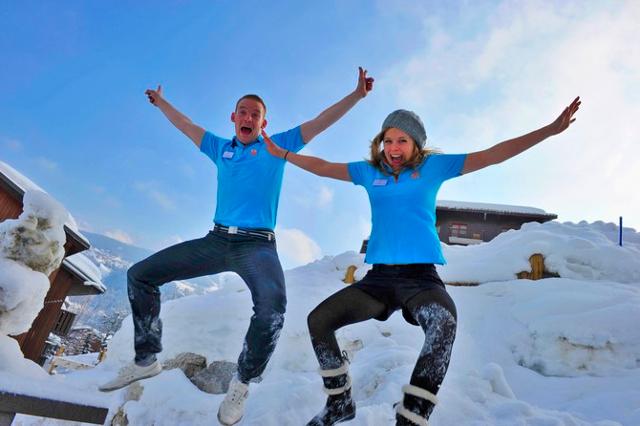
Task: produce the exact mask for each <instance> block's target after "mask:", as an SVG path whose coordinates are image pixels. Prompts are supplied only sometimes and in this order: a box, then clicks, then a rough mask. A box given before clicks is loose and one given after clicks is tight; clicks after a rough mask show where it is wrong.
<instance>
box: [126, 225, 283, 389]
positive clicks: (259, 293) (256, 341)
mask: <svg viewBox="0 0 640 426" xmlns="http://www.w3.org/2000/svg"><path fill="white" fill-rule="evenodd" d="M224 271H231V272H235V273H237V274H238V275H240V277H241V278H242V279H243V280H244V282H245V283H246V284H247V286H248V287H249V290H250V291H251V298H252V300H253V315H252V316H251V322H250V324H249V330H248V331H247V334H246V336H245V341H244V345H243V349H242V352H241V353H240V357H239V359H238V376H239V378H240V380H242V381H243V382H245V383H248V382H249V380H251V379H253V378H257V377H258V376H260V375H261V374H262V372H263V371H264V369H265V368H266V366H267V362H268V361H269V358H270V357H271V354H272V353H273V350H274V349H275V346H276V343H277V341H278V337H279V335H280V330H281V329H282V325H283V323H284V313H285V309H286V305H287V297H286V291H285V284H284V274H283V272H282V266H281V265H280V260H279V259H278V254H277V252H276V243H275V241H273V240H272V241H267V240H266V239H262V238H260V237H254V236H246V235H239V234H226V233H223V232H217V231H210V232H209V233H208V234H207V235H206V236H205V237H204V238H200V239H196V240H191V241H186V242H183V243H180V244H176V245H174V246H171V247H168V248H166V249H164V250H161V251H159V252H158V253H155V254H153V255H151V256H150V257H148V258H147V259H145V260H143V261H141V262H139V263H136V264H135V265H133V266H132V267H131V268H130V269H129V271H128V272H127V284H128V295H129V302H130V303H131V311H132V314H133V325H134V338H135V342H134V347H135V352H136V358H135V361H136V363H138V364H143V365H144V364H148V363H150V362H153V360H155V354H156V353H158V352H160V351H162V343H161V338H162V321H161V320H160V290H159V287H160V286H161V285H162V284H165V283H168V282H170V281H174V280H185V279H189V278H195V277H201V276H204V275H212V274H217V273H219V272H224ZM212 344H216V342H212Z"/></svg>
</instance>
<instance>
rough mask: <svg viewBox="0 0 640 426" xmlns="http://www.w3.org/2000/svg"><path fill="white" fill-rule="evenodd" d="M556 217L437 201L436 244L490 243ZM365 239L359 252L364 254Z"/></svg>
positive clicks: (518, 209)
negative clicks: (527, 226) (514, 230)
mask: <svg viewBox="0 0 640 426" xmlns="http://www.w3.org/2000/svg"><path fill="white" fill-rule="evenodd" d="M557 218H558V215H556V214H553V213H547V212H545V211H544V210H542V209H538V208H535V207H526V206H511V205H506V204H490V203H472V202H466V201H448V200H439V201H438V202H437V203H436V230H437V231H438V236H439V237H440V241H442V242H443V243H446V244H449V245H464V246H466V245H470V244H480V243H482V242H486V241H491V240H492V239H494V238H495V237H496V236H497V235H498V234H501V233H502V232H505V231H508V230H510V229H520V227H521V226H522V225H523V224H525V223H527V222H538V223H544V222H548V221H550V220H553V219H557ZM367 242H368V240H365V241H364V242H363V243H362V247H361V248H360V253H366V251H367Z"/></svg>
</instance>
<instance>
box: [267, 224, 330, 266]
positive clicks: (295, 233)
mask: <svg viewBox="0 0 640 426" xmlns="http://www.w3.org/2000/svg"><path fill="white" fill-rule="evenodd" d="M276 235H277V241H278V254H279V255H280V258H281V260H282V263H283V265H284V267H285V268H292V267H296V266H300V265H305V264H307V263H309V262H313V261H314V260H316V259H319V258H320V257H321V256H322V250H320V246H318V244H317V243H316V242H315V241H314V240H313V239H311V237H309V236H308V235H307V234H305V233H304V232H302V231H301V230H299V229H296V228H278V229H276Z"/></svg>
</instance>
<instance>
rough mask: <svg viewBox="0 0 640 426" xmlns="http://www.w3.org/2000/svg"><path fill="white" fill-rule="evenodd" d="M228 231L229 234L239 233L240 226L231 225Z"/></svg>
mask: <svg viewBox="0 0 640 426" xmlns="http://www.w3.org/2000/svg"><path fill="white" fill-rule="evenodd" d="M227 233H228V234H237V233H238V227H237V226H229V227H228V228H227Z"/></svg>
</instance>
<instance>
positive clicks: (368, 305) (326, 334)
mask: <svg viewBox="0 0 640 426" xmlns="http://www.w3.org/2000/svg"><path fill="white" fill-rule="evenodd" d="M398 309H402V313H403V316H404V318H405V319H406V320H407V321H408V322H409V323H411V324H414V325H420V327H422V330H423V331H424V333H425V340H424V344H423V346H422V349H421V351H420V355H419V356H418V360H417V362H416V365H415V368H414V370H413V373H412V375H411V380H410V384H412V385H414V386H417V387H419V388H422V389H426V390H428V391H429V392H431V393H433V394H434V395H435V394H437V393H438V389H439V388H440V384H441V383H442V381H443V380H444V376H445V374H446V372H447V368H448V366H449V360H450V358H451V349H452V347H453V341H454V340H455V335H456V321H457V313H456V307H455V304H454V303H453V300H452V299H451V297H450V296H449V294H448V293H447V291H446V289H445V286H444V284H443V283H442V281H441V280H440V277H439V276H438V273H437V272H436V269H435V266H434V265H432V264H413V265H373V268H372V269H371V270H370V271H369V272H368V273H367V274H366V276H365V277H364V278H363V279H362V280H360V281H358V282H357V283H355V284H352V285H351V286H349V287H347V288H345V289H342V290H340V291H338V292H337V293H334V294H333V295H332V296H330V297H328V298H327V299H326V300H324V301H323V302H322V303H320V305H318V306H317V307H316V308H315V309H314V310H313V311H312V312H311V313H310V314H309V317H308V323H309V332H310V335H311V343H312V344H313V348H314V350H315V353H316V356H317V357H318V361H319V363H320V368H322V369H323V370H330V369H334V368H338V367H339V366H341V365H342V363H343V358H342V355H341V352H340V348H339V347H338V342H337V341H336V337H335V331H336V330H338V329H339V328H341V327H344V326H345V325H348V324H354V323H358V322H361V321H365V320H368V319H371V318H376V319H378V320H381V321H384V320H386V319H387V318H389V316H390V315H391V314H392V313H393V312H395V311H396V310H398ZM405 398H406V397H405ZM414 403H418V404H422V401H415V402H414ZM429 405H430V404H429ZM431 409H432V407H422V408H421V409H419V410H416V411H419V412H423V413H425V412H428V413H426V415H428V414H429V413H430V411H431Z"/></svg>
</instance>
